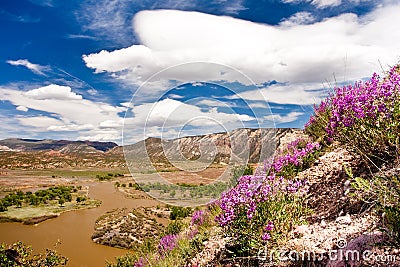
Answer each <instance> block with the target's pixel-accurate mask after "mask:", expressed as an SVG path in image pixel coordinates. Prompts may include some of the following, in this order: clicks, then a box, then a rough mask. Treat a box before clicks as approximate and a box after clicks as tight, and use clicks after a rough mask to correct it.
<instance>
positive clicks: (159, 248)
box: [107, 207, 216, 267]
mask: <svg viewBox="0 0 400 267" xmlns="http://www.w3.org/2000/svg"><path fill="white" fill-rule="evenodd" d="M215 211H216V210H215V209H213V208H212V207H209V208H208V209H206V210H196V211H195V212H194V213H193V215H192V217H191V220H190V223H189V224H185V223H184V222H182V221H181V220H176V221H174V222H172V223H171V224H170V225H173V226H172V227H171V228H170V229H176V227H178V228H181V226H182V225H184V226H186V227H187V228H186V229H182V230H181V231H179V232H178V231H176V230H173V231H169V230H167V231H166V233H165V235H164V236H163V237H161V238H160V239H159V240H150V239H149V240H147V241H146V242H145V243H144V244H143V245H141V246H140V247H139V248H137V249H136V250H135V251H134V252H133V251H132V252H130V253H128V254H126V255H124V256H122V257H117V258H116V262H115V263H107V266H109V267H124V266H135V267H139V266H163V267H169V266H189V265H188V264H189V261H190V259H191V258H193V257H194V256H195V255H196V253H198V252H199V251H200V250H201V249H202V248H203V247H204V241H206V240H208V238H209V235H210V228H211V227H212V226H213V225H215V222H214V220H213V218H214V217H215ZM178 224H179V225H180V226H177V225H178ZM168 228H169V227H168ZM168 228H167V229H168Z"/></svg>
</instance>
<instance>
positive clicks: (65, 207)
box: [0, 187, 101, 224]
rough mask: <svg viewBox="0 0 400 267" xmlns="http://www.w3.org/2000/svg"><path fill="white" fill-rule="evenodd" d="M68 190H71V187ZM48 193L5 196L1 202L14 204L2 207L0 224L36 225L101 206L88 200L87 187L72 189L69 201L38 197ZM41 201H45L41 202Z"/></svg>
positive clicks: (21, 193) (43, 191) (93, 200)
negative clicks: (69, 212)
mask: <svg viewBox="0 0 400 267" xmlns="http://www.w3.org/2000/svg"><path fill="white" fill-rule="evenodd" d="M70 188H71V190H72V187H70ZM50 189H52V188H50ZM53 189H54V190H57V187H53ZM48 191H49V190H41V191H38V192H36V193H32V192H31V191H27V192H25V193H23V192H22V191H19V192H20V194H16V193H12V194H9V195H7V196H6V197H5V198H3V199H2V202H8V203H10V202H15V203H12V204H13V205H10V206H8V207H6V208H5V207H4V208H5V209H6V210H5V211H2V212H0V222H22V223H23V224H38V223H40V222H43V221H45V220H47V219H52V218H56V217H58V216H60V215H61V214H62V213H64V212H68V211H74V210H81V209H91V208H96V207H98V206H100V205H101V201H100V200H96V199H90V198H88V195H89V187H83V188H82V187H79V190H78V189H77V188H75V187H74V188H73V192H72V193H70V194H69V197H70V201H68V200H65V199H64V198H62V197H61V196H58V197H54V198H55V199H50V200H47V199H48V197H49V196H45V197H39V195H43V194H48ZM40 193H41V194H40ZM52 193H53V192H52ZM53 194H54V193H53ZM43 199H46V200H44V201H43ZM39 200H41V201H39Z"/></svg>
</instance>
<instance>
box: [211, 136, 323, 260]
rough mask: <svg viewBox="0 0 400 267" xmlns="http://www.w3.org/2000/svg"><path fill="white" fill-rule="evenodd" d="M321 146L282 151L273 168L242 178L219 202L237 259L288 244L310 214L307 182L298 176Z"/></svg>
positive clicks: (221, 218) (300, 145)
mask: <svg viewBox="0 0 400 267" xmlns="http://www.w3.org/2000/svg"><path fill="white" fill-rule="evenodd" d="M318 149H319V144H318V143H310V142H307V141H306V140H300V139H299V140H296V141H294V142H292V143H290V144H289V145H288V146H287V148H286V149H285V150H283V151H281V154H278V155H277V156H276V157H275V159H274V160H273V162H272V164H268V165H266V166H264V167H263V168H262V169H261V168H260V169H258V170H257V171H256V172H255V174H254V175H245V176H242V177H240V178H239V180H238V184H237V185H236V186H235V187H233V188H232V189H231V190H229V191H227V192H225V193H224V194H223V195H222V197H221V199H220V200H219V201H218V204H219V207H220V209H221V213H220V214H219V215H218V216H217V217H216V219H217V222H218V223H219V225H220V226H221V227H223V228H224V231H225V235H227V236H229V237H231V240H232V244H231V246H232V248H231V250H232V251H233V253H234V255H249V254H253V253H256V252H257V251H258V249H259V248H261V247H264V246H265V245H266V244H267V243H268V244H277V243H278V242H284V241H285V240H287V239H288V238H289V232H290V231H291V230H292V229H293V227H295V226H296V225H299V224H302V223H304V221H303V219H302V218H303V216H304V215H306V214H307V213H308V209H307V208H306V206H305V205H304V199H305V192H304V190H303V187H304V185H305V183H306V181H300V180H298V181H296V180H293V177H294V176H295V174H296V173H297V172H299V171H301V170H303V169H304V168H306V167H307V166H309V163H310V162H313V161H315V159H316V158H315V157H316V156H317V155H318Z"/></svg>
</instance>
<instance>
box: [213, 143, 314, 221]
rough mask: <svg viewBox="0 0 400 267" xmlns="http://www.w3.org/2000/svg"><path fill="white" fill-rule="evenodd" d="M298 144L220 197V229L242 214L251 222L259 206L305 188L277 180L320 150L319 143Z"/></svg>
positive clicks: (288, 180) (294, 183)
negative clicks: (302, 145) (290, 167)
mask: <svg viewBox="0 0 400 267" xmlns="http://www.w3.org/2000/svg"><path fill="white" fill-rule="evenodd" d="M299 143H300V140H296V141H295V142H292V143H291V144H289V145H288V147H287V149H286V150H285V151H286V154H284V155H282V156H278V157H276V158H275V160H274V161H273V163H272V164H271V165H268V166H267V167H265V166H264V167H265V168H264V171H261V170H258V171H256V173H255V174H254V175H246V176H242V177H240V178H239V179H238V183H237V185H236V186H235V187H233V188H231V189H230V190H229V191H227V192H224V193H223V194H222V196H221V198H220V199H219V201H218V202H219V206H220V208H221V210H222V211H221V213H220V214H219V215H218V216H217V217H216V220H217V222H218V223H219V225H220V226H229V225H231V223H232V222H233V221H234V220H235V219H237V218H239V217H240V215H241V214H245V215H246V217H247V219H248V220H249V221H250V220H252V218H253V217H254V215H255V213H256V211H257V207H258V205H259V204H260V203H263V202H266V201H268V200H269V199H271V197H272V196H274V195H275V194H277V193H279V192H281V193H282V192H283V193H296V192H298V191H299V189H301V188H302V187H303V186H304V184H305V183H306V181H292V180H290V179H285V177H283V176H277V174H278V173H279V172H280V171H282V169H283V168H284V167H286V166H288V165H291V164H292V165H298V164H299V163H300V162H301V161H302V159H303V158H304V157H306V156H307V155H309V154H310V153H313V152H314V151H315V150H317V149H318V148H319V144H318V143H307V144H306V145H305V147H303V148H298V145H299ZM268 167H271V168H268ZM268 169H269V170H268Z"/></svg>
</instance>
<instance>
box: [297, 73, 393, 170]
mask: <svg viewBox="0 0 400 267" xmlns="http://www.w3.org/2000/svg"><path fill="white" fill-rule="evenodd" d="M399 70H400V69H399V66H395V67H393V68H391V70H390V71H389V72H388V73H387V76H386V77H385V78H383V79H381V78H380V77H379V76H378V75H377V74H376V73H374V74H373V76H372V77H371V79H369V80H368V81H365V82H357V83H355V84H354V85H353V86H351V85H349V86H344V87H341V88H335V89H334V93H333V94H331V95H330V96H329V97H328V98H327V99H326V100H324V101H323V102H322V103H321V104H320V105H319V106H318V107H316V108H315V114H314V116H312V117H311V118H310V120H309V122H308V123H307V124H306V127H305V130H306V132H307V133H309V134H310V135H312V136H314V137H317V138H318V137H320V138H322V139H324V140H325V141H327V142H332V141H338V142H340V143H341V144H343V145H345V146H346V147H347V149H349V150H350V151H353V152H355V153H358V154H360V155H361V156H362V157H364V158H365V159H367V160H369V161H370V162H372V163H374V164H381V163H383V162H385V161H388V160H389V161H390V160H392V159H396V158H398V156H399V142H400V139H399V138H400V137H399V132H400V73H399Z"/></svg>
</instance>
